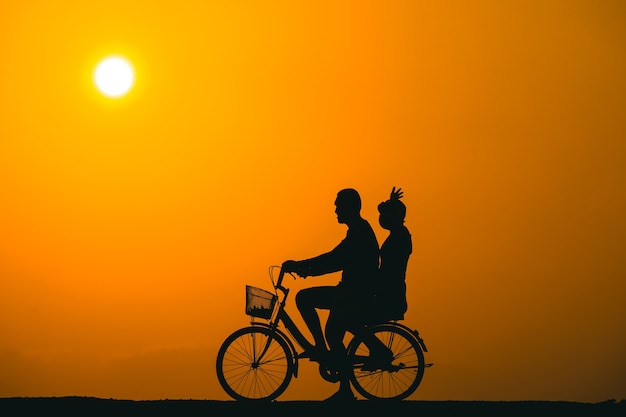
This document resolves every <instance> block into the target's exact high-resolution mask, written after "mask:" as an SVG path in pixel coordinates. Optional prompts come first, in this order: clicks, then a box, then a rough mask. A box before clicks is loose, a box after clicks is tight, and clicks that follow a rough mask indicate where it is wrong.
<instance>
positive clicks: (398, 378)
mask: <svg viewBox="0 0 626 417" xmlns="http://www.w3.org/2000/svg"><path fill="white" fill-rule="evenodd" d="M276 268H280V273H279V276H278V279H277V281H276V283H274V280H273V275H272V271H273V270H274V269H276ZM269 275H270V280H271V281H272V285H273V287H274V290H275V291H274V293H271V292H269V291H265V290H263V289H260V288H257V287H252V286H249V285H246V314H247V315H249V316H250V317H252V321H251V323H250V326H248V327H244V328H241V329H239V330H237V331H235V332H234V333H232V334H231V335H230V336H228V337H227V338H226V339H225V340H224V342H223V343H222V345H221V347H220V349H219V351H218V354H217V361H216V368H217V377H218V380H219V382H220V385H221V386H222V388H223V389H224V391H226V393H227V394H228V395H229V396H231V397H232V398H234V399H236V400H266V401H271V400H275V399H276V398H277V397H278V396H280V395H281V394H282V393H283V392H284V391H285V390H286V389H287V387H288V386H289V383H290V382H291V379H292V377H295V378H297V377H298V360H299V359H301V357H303V356H306V355H305V352H309V351H310V349H312V348H313V347H314V346H313V345H312V343H310V342H309V340H308V339H307V338H306V337H305V336H304V335H303V334H302V332H301V331H300V329H298V327H297V325H296V324H295V323H294V321H293V320H292V319H291V317H290V316H289V314H287V312H286V311H285V305H286V301H287V297H288V295H289V289H288V288H286V287H284V286H283V278H284V276H285V272H284V271H283V270H282V268H281V267H278V266H272V267H270V268H269ZM290 275H292V277H293V278H294V279H295V276H293V274H291V273H290ZM279 291H280V293H281V294H282V297H280V298H281V299H280V300H279V295H278V292H279ZM257 318H258V319H262V320H264V321H263V322H259V321H255V319H257ZM280 324H283V326H284V328H285V329H286V332H284V331H283V330H281V329H280V328H279V326H280ZM349 334H351V333H349ZM290 336H291V337H290ZM372 336H374V337H375V338H376V339H377V342H378V341H380V342H382V343H383V344H384V345H385V346H386V347H387V348H388V349H389V350H390V351H391V352H392V356H391V357H390V359H391V360H385V361H382V362H381V361H380V360H377V359H378V358H376V357H374V355H370V349H369V348H368V343H371V341H372V339H371V337H372ZM296 345H298V346H299V347H300V348H301V349H302V350H303V351H302V352H300V353H298V350H297V349H296ZM427 351H428V350H427V348H426V345H425V343H424V341H423V339H422V338H421V337H420V335H419V333H418V331H417V330H413V329H410V328H409V327H407V326H405V325H404V324H401V323H398V322H397V321H388V322H384V323H381V324H374V325H371V326H366V327H364V328H363V329H362V330H359V331H356V332H355V334H353V335H352V338H351V339H350V341H349V342H348V344H347V360H348V361H349V362H348V363H351V364H352V367H350V381H351V384H352V386H353V387H354V389H355V390H356V391H357V392H358V393H359V394H361V395H362V396H363V397H365V398H366V399H370V400H402V399H405V398H406V397H408V396H409V395H411V394H412V393H413V392H415V390H416V389H417V387H418V386H419V384H420V382H421V381H422V378H423V376H424V370H425V368H427V367H430V366H432V364H426V363H425V362H424V352H427ZM309 359H310V360H314V361H316V362H318V363H319V373H320V375H321V376H322V378H324V379H325V380H327V381H329V382H337V381H338V380H339V372H338V370H337V367H336V366H335V365H334V364H333V363H332V361H331V360H327V359H323V358H318V359H313V358H309Z"/></svg>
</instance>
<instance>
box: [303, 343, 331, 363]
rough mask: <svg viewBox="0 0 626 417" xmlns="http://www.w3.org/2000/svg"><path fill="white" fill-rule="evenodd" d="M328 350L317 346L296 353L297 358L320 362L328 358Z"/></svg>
mask: <svg viewBox="0 0 626 417" xmlns="http://www.w3.org/2000/svg"><path fill="white" fill-rule="evenodd" d="M329 353H330V352H329V351H328V350H326V349H319V348H317V347H312V348H310V349H308V350H305V351H304V352H302V353H300V354H299V355H298V359H309V360H312V361H315V362H320V361H322V360H324V359H326V358H328V355H329Z"/></svg>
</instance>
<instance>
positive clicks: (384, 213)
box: [378, 199, 406, 230]
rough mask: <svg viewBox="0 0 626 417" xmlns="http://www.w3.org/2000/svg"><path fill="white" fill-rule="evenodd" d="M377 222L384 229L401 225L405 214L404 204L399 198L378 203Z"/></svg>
mask: <svg viewBox="0 0 626 417" xmlns="http://www.w3.org/2000/svg"><path fill="white" fill-rule="evenodd" d="M378 212H379V213H380V216H379V217H378V223H380V225H381V227H383V228H385V229H388V230H389V229H392V228H393V227H397V226H402V224H404V217H405V216H406V206H405V205H404V203H403V202H402V201H400V200H399V199H390V200H387V201H383V202H382V203H380V204H379V205H378Z"/></svg>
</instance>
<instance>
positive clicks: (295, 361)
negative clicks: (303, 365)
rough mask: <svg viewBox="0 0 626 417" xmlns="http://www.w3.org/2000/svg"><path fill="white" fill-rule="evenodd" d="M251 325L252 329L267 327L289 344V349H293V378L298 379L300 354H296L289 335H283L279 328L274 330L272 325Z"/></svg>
mask: <svg viewBox="0 0 626 417" xmlns="http://www.w3.org/2000/svg"><path fill="white" fill-rule="evenodd" d="M250 324H251V325H252V326H250V327H265V328H267V329H270V330H271V331H273V332H274V333H276V334H277V335H278V336H279V337H281V338H282V339H283V340H284V341H285V342H286V343H287V346H289V349H291V358H292V364H293V376H294V378H297V377H298V354H297V352H296V347H295V346H294V345H293V343H292V342H291V340H290V339H289V338H288V337H287V335H286V334H285V333H283V331H282V330H280V329H278V328H274V327H273V326H272V325H270V324H268V323H257V322H253V323H250Z"/></svg>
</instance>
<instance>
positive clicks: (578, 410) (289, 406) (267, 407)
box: [0, 397, 626, 417]
mask: <svg viewBox="0 0 626 417" xmlns="http://www.w3.org/2000/svg"><path fill="white" fill-rule="evenodd" d="M389 413H393V414H395V416H393V417H396V416H398V417H400V416H401V417H405V416H406V417H409V416H420V417H421V416H424V417H426V416H437V417H444V416H481V417H482V416H507V417H508V416H533V417H535V416H536V417H539V416H540V415H541V416H543V415H547V416H555V417H556V416H558V417H570V416H622V417H623V416H626V401H614V400H608V401H605V402H601V403H577V402H560V401H554V402H552V401H400V402H383V401H365V400H363V401H355V402H351V403H347V404H330V403H325V402H323V401H277V402H271V403H259V402H236V401H211V400H155V401H130V400H114V399H108V400H107V399H100V398H91V397H52V398H0V415H2V416H18V415H19V416H24V415H25V416H46V415H50V416H57V415H80V416H94V415H103V416H104V415H106V416H113V417H118V416H122V415H124V416H126V415H132V416H144V415H145V416H150V417H152V416H177V417H178V416H181V417H183V416H211V417H219V416H228V417H231V416H232V417H253V416H266V415H267V416H275V417H280V416H289V417H306V416H319V417H333V416H345V417H360V416H380V417H392V416H390V415H389Z"/></svg>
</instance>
